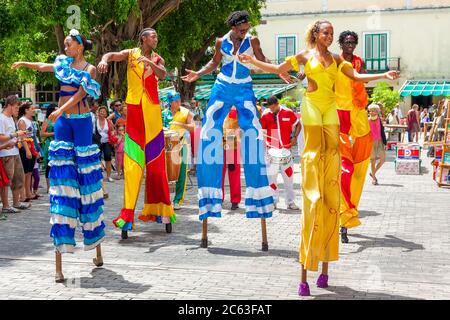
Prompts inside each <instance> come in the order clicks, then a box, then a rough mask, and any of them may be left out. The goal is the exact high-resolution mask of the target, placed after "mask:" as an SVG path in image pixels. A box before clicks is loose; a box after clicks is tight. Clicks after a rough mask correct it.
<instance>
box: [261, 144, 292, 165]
mask: <svg viewBox="0 0 450 320" xmlns="http://www.w3.org/2000/svg"><path fill="white" fill-rule="evenodd" d="M267 153H268V154H269V161H270V163H273V164H288V163H289V162H290V161H291V160H292V154H291V151H290V150H289V149H284V148H282V149H277V148H270V149H269V150H268V151H267Z"/></svg>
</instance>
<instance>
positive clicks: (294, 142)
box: [289, 138, 297, 148]
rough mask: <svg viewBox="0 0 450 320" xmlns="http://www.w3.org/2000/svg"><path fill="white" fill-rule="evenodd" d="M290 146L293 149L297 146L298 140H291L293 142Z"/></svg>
mask: <svg viewBox="0 0 450 320" xmlns="http://www.w3.org/2000/svg"><path fill="white" fill-rule="evenodd" d="M289 144H290V146H291V148H292V147H293V146H295V145H296V144H297V139H295V138H292V139H291V142H289Z"/></svg>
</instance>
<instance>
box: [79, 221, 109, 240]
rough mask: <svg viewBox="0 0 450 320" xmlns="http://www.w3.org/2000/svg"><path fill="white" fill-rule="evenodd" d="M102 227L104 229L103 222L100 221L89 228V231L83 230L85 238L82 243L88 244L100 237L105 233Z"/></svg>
mask: <svg viewBox="0 0 450 320" xmlns="http://www.w3.org/2000/svg"><path fill="white" fill-rule="evenodd" d="M103 229H105V223H104V222H103V221H102V223H101V224H100V225H99V226H98V227H97V228H95V229H94V230H89V231H88V230H83V235H84V239H85V242H84V244H87V245H90V244H93V243H95V242H96V241H98V240H99V239H101V238H102V237H103V236H104V235H105V232H104V231H103ZM94 239H96V240H94ZM86 241H88V243H86Z"/></svg>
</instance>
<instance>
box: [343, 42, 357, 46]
mask: <svg viewBox="0 0 450 320" xmlns="http://www.w3.org/2000/svg"><path fill="white" fill-rule="evenodd" d="M344 44H346V45H354V46H356V41H345V42H344Z"/></svg>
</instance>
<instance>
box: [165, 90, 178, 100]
mask: <svg viewBox="0 0 450 320" xmlns="http://www.w3.org/2000/svg"><path fill="white" fill-rule="evenodd" d="M167 100H168V101H169V103H172V102H174V101H177V100H181V96H180V94H179V93H178V92H176V91H175V90H173V91H169V93H168V94H167Z"/></svg>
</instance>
